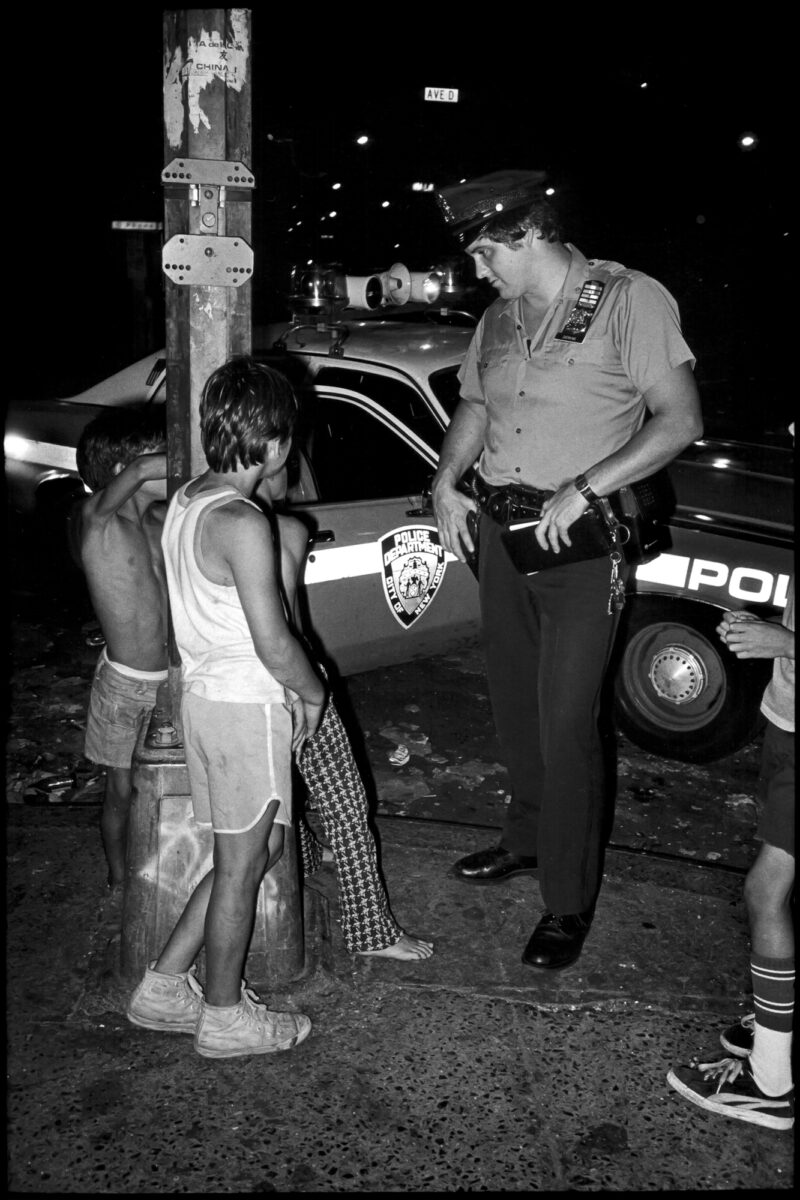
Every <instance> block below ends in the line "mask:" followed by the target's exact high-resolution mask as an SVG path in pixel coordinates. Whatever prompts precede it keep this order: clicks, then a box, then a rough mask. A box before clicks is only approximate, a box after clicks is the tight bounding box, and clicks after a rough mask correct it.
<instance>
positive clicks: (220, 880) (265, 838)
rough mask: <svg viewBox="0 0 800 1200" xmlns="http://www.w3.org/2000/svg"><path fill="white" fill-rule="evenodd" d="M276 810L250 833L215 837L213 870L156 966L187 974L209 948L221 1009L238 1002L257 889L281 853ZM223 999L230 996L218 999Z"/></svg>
mask: <svg viewBox="0 0 800 1200" xmlns="http://www.w3.org/2000/svg"><path fill="white" fill-rule="evenodd" d="M277 808H278V801H277V800H275V801H273V802H272V804H270V805H269V807H268V808H267V810H266V812H265V813H264V815H263V817H262V818H261V820H260V821H259V822H258V824H257V825H256V826H254V828H253V829H251V830H248V831H247V832H246V833H229V834H222V833H220V834H215V836H214V869H213V870H211V871H209V872H208V874H207V875H205V876H204V877H203V878H202V879H201V881H200V883H199V884H198V885H197V887H196V888H195V890H194V891H193V892H192V895H191V896H190V897H189V900H188V902H187V904H186V907H185V908H184V910H183V912H182V913H181V916H180V917H179V919H178V923H177V924H176V926H175V928H174V929H173V931H172V933H171V935H170V937H169V940H168V941H167V944H166V946H165V947H164V949H163V950H162V952H161V954H160V956H159V958H158V960H157V962H156V963H155V970H156V971H158V972H160V973H162V974H165V975H178V974H180V973H182V972H184V971H188V970H189V968H190V967H191V965H192V963H193V962H194V961H195V959H196V958H197V955H198V954H199V952H200V948H201V947H202V946H203V945H204V944H205V948H206V979H205V996H206V1000H207V1001H208V1003H209V1004H214V1005H218V1006H220V1007H222V1006H226V1005H231V1004H237V1003H238V1001H239V999H240V993H241V984H242V972H243V968H244V961H245V957H246V954H247V947H248V945H249V943H250V936H251V933H252V928H253V919H254V916H255V910H256V896H257V892H258V887H259V884H260V883H261V880H262V878H263V877H264V873H265V871H267V870H269V868H270V867H272V866H274V865H275V863H276V862H277V861H278V859H279V858H280V856H281V852H282V850H283V826H282V825H275V824H274V818H275V813H276V811H277ZM220 995H224V996H225V997H226V998H225V999H215V998H214V997H215V996H220Z"/></svg>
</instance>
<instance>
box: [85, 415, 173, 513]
mask: <svg viewBox="0 0 800 1200" xmlns="http://www.w3.org/2000/svg"><path fill="white" fill-rule="evenodd" d="M166 438H167V429H166V414H165V412H164V406H163V404H132V405H126V406H125V407H124V408H107V409H105V410H104V411H103V412H101V413H100V414H99V416H97V417H94V418H93V420H91V421H90V422H89V423H88V425H86V426H85V428H84V430H83V432H82V433H81V436H80V438H79V439H78V446H77V449H76V452H75V459H76V462H77V467H78V474H79V475H80V477H81V479H82V480H83V482H84V483H85V484H86V486H87V487H88V488H91V490H92V491H93V492H97V491H100V489H101V488H104V487H107V486H108V484H109V483H110V482H111V480H112V479H113V478H114V467H115V465H116V464H117V463H122V465H123V467H127V465H128V463H130V462H133V460H134V458H138V456H139V455H140V454H151V453H153V451H155V450H159V449H162V448H163V446H164V443H165V441H166Z"/></svg>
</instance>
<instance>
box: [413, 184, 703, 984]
mask: <svg viewBox="0 0 800 1200" xmlns="http://www.w3.org/2000/svg"><path fill="white" fill-rule="evenodd" d="M437 199H438V202H439V205H440V207H441V209H442V212H443V214H444V218H445V222H446V224H447V225H448V227H449V228H450V229H451V230H452V231H453V232H454V233H455V234H456V236H457V238H458V240H459V241H460V243H461V245H462V246H463V247H464V249H465V250H466V253H467V254H469V255H470V256H471V258H472V259H473V261H474V263H475V269H476V272H477V275H478V278H480V279H485V280H487V281H488V282H489V283H490V284H491V286H492V287H493V288H494V289H495V291H496V292H497V298H496V299H495V301H494V302H493V304H491V305H490V307H489V308H488V309H487V310H486V312H485V313H484V315H483V317H482V318H481V321H480V322H479V324H478V327H477V329H476V332H475V336H474V338H473V340H472V343H471V345H470V348H469V350H468V352H467V356H466V359H465V361H464V363H463V366H462V367H461V370H460V373H459V381H460V384H461V400H460V403H459V406H458V408H457V410H456V413H455V415H454V417H453V420H452V422H451V424H450V427H449V429H448V431H447V435H446V437H445V440H444V444H443V447H442V453H441V457H440V460H439V468H438V471H437V473H436V477H435V479H434V485H433V504H434V511H435V514H436V520H437V524H438V527H439V532H440V536H441V539H442V543H443V544H444V546H445V548H446V549H447V550H449V551H451V552H452V553H453V554H455V555H456V557H457V558H459V559H461V560H462V561H465V559H466V555H467V553H471V552H473V551H474V550H475V549H476V546H475V542H476V540H477V543H478V547H477V548H478V551H479V572H480V574H479V579H480V598H481V613H482V622H483V629H484V641H485V647H486V658H487V676H488V683H489V691H490V697H491V702H492V709H493V713H494V719H495V724H496V727H497V732H498V736H499V739H500V744H501V749H502V753H503V757H504V759H505V764H506V767H507V769H508V772H509V776H510V780H511V788H512V795H511V803H510V806H509V808H508V815H507V818H506V822H505V826H504V828H503V832H502V836H501V838H500V842H499V845H497V846H494V847H492V848H490V849H487V850H480V851H478V852H477V853H475V854H469V855H467V856H466V857H465V858H462V859H461V860H459V862H457V863H456V864H455V866H454V867H453V873H454V874H455V875H456V877H457V878H459V879H461V880H463V881H465V882H469V883H476V884H490V883H497V882H500V881H502V880H504V879H508V878H509V877H510V876H513V875H517V874H522V873H532V872H533V871H535V870H537V869H538V874H539V882H540V887H541V893H542V900H543V903H544V906H545V909H546V911H545V913H544V915H543V916H542V918H541V920H540V921H539V923H538V924H537V925H536V927H535V929H534V931H533V933H532V935H531V937H530V940H529V941H528V944H527V946H526V948H525V951H524V953H523V956H522V957H523V962H525V963H527V964H528V965H530V966H533V967H541V968H558V967H565V966H567V965H568V964H569V963H571V962H574V961H575V960H576V959H577V958H578V956H579V955H580V952H581V949H582V946H583V942H584V939H585V938H586V935H587V933H588V931H589V928H590V926H591V922H592V919H593V915H594V909H595V903H596V900H597V894H598V891H599V888H600V882H601V877H602V858H603V840H604V839H603V820H602V818H603V810H604V774H605V771H604V764H603V756H602V752H601V741H600V734H599V730H598V715H599V707H600V692H601V687H602V684H603V678H604V675H605V672H606V669H607V666H608V661H609V656H610V652H611V648H612V644H613V640H614V635H615V632H616V628H617V623H618V605H615V604H614V603H612V602H610V601H611V600H613V594H612V593H613V589H612V587H611V585H612V582H613V579H612V575H611V566H610V562H609V558H608V557H599V558H591V559H587V560H585V561H578V562H570V563H568V564H564V565H561V564H559V565H557V566H554V567H552V568H549V569H546V570H539V571H537V573H535V574H532V575H528V574H520V573H519V572H518V570H517V568H516V567H515V565H514V564H513V562H512V561H511V558H510V557H509V554H508V552H507V550H506V547H505V546H504V543H503V540H502V533H503V530H504V528H505V527H506V526H507V524H508V520H509V517H513V516H514V513H515V509H514V507H513V505H512V506H511V507H509V505H508V504H506V503H505V501H506V500H507V499H508V498H509V497H512V498H514V499H515V500H517V501H518V500H519V498H520V496H522V497H523V498H527V500H528V501H529V503H528V504H527V506H526V509H525V510H523V511H528V512H532V511H540V513H541V520H540V522H539V524H538V526H536V527H535V531H534V533H533V534H532V536H535V537H536V539H537V541H538V543H539V546H540V547H541V548H542V549H547V548H550V549H551V550H552V551H553V552H557V553H565V551H566V548H569V547H570V546H571V538H570V529H571V527H572V525H573V523H574V522H575V521H576V520H577V519H578V518H579V517H580V516H581V515H582V514H583V513H584V512H585V510H586V509H587V507H588V506H589V505H590V504H591V503H593V502H595V501H596V500H597V498H598V497H607V496H609V494H610V493H612V492H614V491H615V489H618V488H620V487H621V486H623V485H625V484H629V483H631V482H633V481H636V480H640V479H643V478H646V477H648V476H650V475H652V474H653V473H654V472H656V471H657V470H659V468H661V467H663V466H665V465H666V464H667V463H669V462H670V461H671V460H672V459H673V458H675V456H676V455H677V454H679V453H680V452H681V451H682V450H683V449H684V448H685V447H686V446H687V445H689V443H690V442H692V441H693V440H694V439H696V438H697V437H699V436H700V434H701V433H702V421H701V416H700V406H699V399H698V393H697V388H696V386H695V382H694V376H693V373H692V368H693V366H694V358H693V356H692V352H691V350H690V349H689V347H688V346H687V344H686V342H685V341H684V339H683V336H682V334H681V328H680V321H679V316H678V309H677V306H676V304H675V301H674V300H673V298H672V296H671V295H670V294H669V293H668V292H667V291H666V289H665V288H663V287H662V286H661V285H660V284H659V283H657V282H656V281H655V280H654V279H651V278H649V277H648V276H646V275H643V274H642V273H641V272H638V271H633V270H628V269H627V268H626V267H623V266H622V265H621V264H620V263H616V262H610V261H605V260H603V261H600V260H595V259H589V260H587V259H586V258H584V256H583V255H582V254H581V252H580V251H579V250H578V249H577V248H576V247H575V246H573V245H571V244H570V243H569V242H563V241H562V240H561V232H560V229H559V223H558V218H557V214H556V212H555V209H554V206H553V203H552V202H551V201H550V200H549V198H548V197H547V195H546V194H545V191H544V176H543V174H542V173H541V172H537V171H503V172H496V173H494V174H492V175H487V176H484V177H481V178H479V179H473V180H471V181H469V182H467V183H464V184H460V185H457V186H454V187H449V188H443V189H441V191H440V192H439V193H438V196H437ZM476 460H477V476H476V492H475V495H477V501H476V499H475V498H474V496H473V497H471V496H469V495H466V494H465V493H464V491H463V490H461V489H460V488H459V487H458V486H457V485H458V483H459V480H460V479H461V477H462V476H463V475H464V473H465V472H466V471H467V470H468V468H470V467H471V466H472V465H473V464H474V463H475V462H476ZM479 506H480V508H481V509H482V510H483V511H482V512H481V514H480V522H479V526H478V529H477V538H476V539H473V537H472V535H471V533H470V528H469V522H468V514H470V513H471V512H475V511H476V509H477V508H478V507H479ZM490 513H491V514H493V515H489V514H490ZM623 582H624V577H623ZM617 587H618V588H619V583H618V584H617Z"/></svg>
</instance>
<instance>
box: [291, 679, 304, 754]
mask: <svg viewBox="0 0 800 1200" xmlns="http://www.w3.org/2000/svg"><path fill="white" fill-rule="evenodd" d="M289 704H290V706H291V710H292V752H293V753H294V755H295V756H296V757H297V758H299V757H300V754H301V752H302V749H303V746H304V744H305V741H306V738H307V737H308V719H307V718H306V710H305V707H304V705H303V701H302V700H301V699H300V697H299V696H298V695H296V694H295V693H294V692H290V693H289Z"/></svg>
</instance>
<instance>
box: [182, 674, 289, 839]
mask: <svg viewBox="0 0 800 1200" xmlns="http://www.w3.org/2000/svg"><path fill="white" fill-rule="evenodd" d="M181 720H182V721H183V734H184V747H185V751H186V767H187V769H188V772H189V786H190V788H191V792H192V806H193V808H194V815H195V820H197V821H198V822H199V823H200V824H201V825H211V827H212V829H213V830H214V833H247V831H248V830H250V829H252V828H253V826H254V825H257V824H258V822H259V821H260V820H261V818H262V817H263V815H264V813H265V812H266V810H267V808H268V806H269V805H270V803H271V802H272V801H273V800H277V801H278V802H279V807H278V812H277V815H276V817H275V821H276V823H277V824H278V825H291V823H292V716H291V713H290V712H289V710H288V708H286V706H285V705H284V704H236V703H229V702H227V701H222V700H203V699H201V698H200V697H199V696H193V695H192V694H191V693H190V692H189V693H187V692H184V694H183V696H182V698H181Z"/></svg>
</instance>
